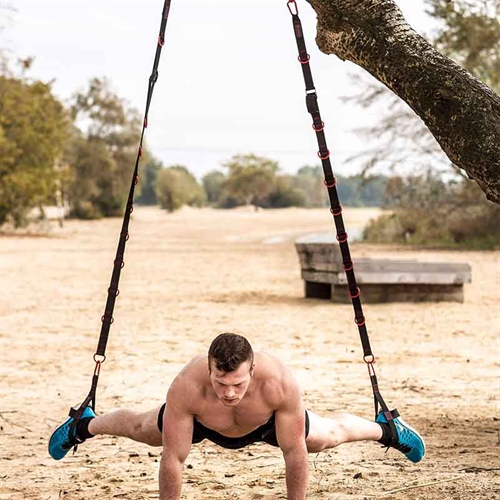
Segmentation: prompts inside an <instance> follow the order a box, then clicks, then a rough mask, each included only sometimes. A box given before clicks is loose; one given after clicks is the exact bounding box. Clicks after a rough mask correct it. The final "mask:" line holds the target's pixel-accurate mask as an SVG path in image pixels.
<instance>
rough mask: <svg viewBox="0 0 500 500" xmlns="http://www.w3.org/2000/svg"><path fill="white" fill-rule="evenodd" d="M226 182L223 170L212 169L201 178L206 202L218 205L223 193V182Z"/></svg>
mask: <svg viewBox="0 0 500 500" xmlns="http://www.w3.org/2000/svg"><path fill="white" fill-rule="evenodd" d="M225 182H226V176H225V175H224V173H223V172H220V171H218V170H212V171H211V172H208V174H206V175H205V176H203V178H202V183H203V188H204V189H205V194H206V197H207V202H208V203H209V204H210V205H218V204H219V203H220V202H221V201H222V199H223V197H224V196H225V193H224V183H225Z"/></svg>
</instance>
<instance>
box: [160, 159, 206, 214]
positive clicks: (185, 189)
mask: <svg viewBox="0 0 500 500" xmlns="http://www.w3.org/2000/svg"><path fill="white" fill-rule="evenodd" d="M156 196H157V199H158V201H159V203H160V206H161V208H164V209H165V210H168V211H169V212H174V211H175V210H178V209H179V208H181V207H182V206H183V205H189V206H195V207H201V206H203V204H204V202H205V192H204V191H203V188H202V186H200V185H199V184H198V182H197V180H196V178H195V177H194V175H193V174H191V172H189V170H188V169H187V168H186V167H184V166H182V165H174V166H172V167H169V168H166V169H163V170H161V171H160V172H159V173H158V177H157V181H156Z"/></svg>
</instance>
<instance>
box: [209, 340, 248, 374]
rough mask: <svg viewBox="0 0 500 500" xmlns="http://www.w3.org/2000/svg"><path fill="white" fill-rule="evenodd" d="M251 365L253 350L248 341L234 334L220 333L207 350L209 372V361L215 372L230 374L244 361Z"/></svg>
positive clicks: (210, 367)
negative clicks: (249, 361)
mask: <svg viewBox="0 0 500 500" xmlns="http://www.w3.org/2000/svg"><path fill="white" fill-rule="evenodd" d="M248 360H251V362H252V363H253V349H252V346H251V345H250V343H249V342H248V340H247V339H246V338H245V337H243V336H241V335H238V334H236V333H221V334H220V335H219V336H218V337H216V338H215V339H214V340H213V342H212V344H211V345H210V349H209V350H208V369H209V370H211V369H212V366H211V361H213V362H214V363H215V367H216V368H217V370H219V371H222V372H226V373H228V372H232V371H234V370H236V369H237V368H238V367H239V366H240V365H241V364H242V363H244V362H245V361H248Z"/></svg>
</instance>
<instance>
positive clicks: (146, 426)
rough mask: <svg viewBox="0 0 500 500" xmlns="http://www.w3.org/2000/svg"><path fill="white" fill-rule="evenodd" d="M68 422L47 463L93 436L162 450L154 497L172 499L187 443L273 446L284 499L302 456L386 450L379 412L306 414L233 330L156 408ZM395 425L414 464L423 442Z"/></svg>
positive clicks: (299, 490) (270, 361)
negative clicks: (370, 416) (369, 445)
mask: <svg viewBox="0 0 500 500" xmlns="http://www.w3.org/2000/svg"><path fill="white" fill-rule="evenodd" d="M72 422H73V418H71V417H70V418H68V419H67V420H66V421H65V422H64V423H63V424H62V425H61V426H59V427H58V428H57V429H56V430H55V431H54V433H53V434H52V436H51V438H50V442H49V453H50V455H51V456H52V457H53V458H54V459H55V460H60V459H61V458H63V457H64V456H65V455H66V453H67V452H68V451H69V450H70V449H71V448H72V447H73V446H74V445H75V444H77V443H82V442H83V441H85V440H87V439H89V438H91V437H94V436H96V435H98V434H105V435H113V436H125V437H128V438H131V439H133V440H134V441H138V442H141V443H146V444H149V445H151V446H163V452H162V457H161V463H160V473H159V482H160V499H161V500H178V499H179V498H180V495H181V487H182V469H183V465H184V462H185V460H186V458H187V456H188V454H189V451H190V448H191V444H193V443H199V442H200V441H203V440H204V439H209V440H210V441H213V442H214V443H217V444H218V445H220V446H223V447H225V448H231V449H236V448H242V447H244V446H247V445H249V444H251V443H255V442H266V443H268V444H270V445H272V446H277V447H280V448H281V451H282V452H283V456H284V459H285V466H286V487H287V493H288V494H287V498H288V500H304V499H305V498H306V491H307V483H308V457H307V454H308V453H316V452H319V451H322V450H326V449H329V448H334V447H335V446H338V445H339V444H342V443H349V442H353V441H364V440H366V441H378V442H379V443H382V444H383V445H386V446H389V444H390V443H391V439H392V434H391V429H390V427H389V425H388V424H387V420H386V419H385V417H384V415H383V414H382V413H380V414H379V415H378V417H377V419H376V422H371V421H369V420H365V419H363V418H360V417H356V416H354V415H350V414H348V413H336V414H335V415H334V416H333V418H330V419H328V418H322V417H320V416H318V415H316V414H315V413H313V412H311V411H306V410H305V408H304V403H303V401H302V396H301V393H300V388H299V385H298V383H297V381H296V380H295V378H294V376H293V375H292V373H291V372H290V370H289V369H288V368H286V366H285V365H284V364H283V363H282V362H281V361H280V360H279V359H278V358H276V357H274V356H271V355H270V354H267V353H264V352H256V353H255V354H254V352H253V350H252V347H251V346H250V344H249V343H248V341H247V339H245V338H244V337H242V336H240V335H236V334H234V333H223V334H221V335H219V336H218V337H217V338H216V339H215V340H214V341H213V342H212V344H211V346H210V349H209V351H208V363H207V356H206V355H201V356H197V357H195V358H194V359H193V360H192V361H191V362H189V363H188V364H187V365H186V366H185V367H184V368H183V369H182V370H181V372H180V373H179V374H178V375H177V377H176V378H175V379H174V381H173V383H172V385H171V386H170V389H169V390H168V393H167V398H166V403H164V404H163V405H162V406H160V407H159V408H155V409H154V410H151V411H149V412H145V413H137V412H133V411H131V410H128V409H123V410H117V411H114V412H112V413H109V414H107V415H101V416H96V415H95V414H94V412H93V411H92V409H91V408H86V409H85V412H84V414H83V418H82V420H80V421H79V422H78V425H77V427H76V431H73V432H71V434H72V435H70V427H71V423H72ZM395 424H396V428H397V434H398V435H397V440H396V444H394V445H393V446H394V448H396V449H398V450H400V451H401V452H403V453H404V454H405V455H406V456H407V458H408V459H409V460H411V461H412V462H419V461H420V460H422V458H423V456H424V454H425V445H424V442H423V440H422V438H421V436H420V435H419V434H418V433H417V432H416V431H415V430H413V429H412V428H411V427H409V426H408V425H407V424H405V423H404V422H403V420H401V419H400V418H397V419H395Z"/></svg>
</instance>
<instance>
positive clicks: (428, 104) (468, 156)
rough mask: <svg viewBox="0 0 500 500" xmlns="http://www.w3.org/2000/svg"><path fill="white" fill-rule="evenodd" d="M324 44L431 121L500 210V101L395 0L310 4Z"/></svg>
mask: <svg viewBox="0 0 500 500" xmlns="http://www.w3.org/2000/svg"><path fill="white" fill-rule="evenodd" d="M307 1H308V2H309V3H310V4H311V6H312V7H313V9H314V10H315V11H316V13H317V14H318V26H317V37H316V42H317V44H318V47H319V48H320V50H321V51H322V52H324V53H326V54H335V55H336V56H337V57H339V58H340V59H342V60H348V61H352V62H353V63H355V64H357V65H358V66H361V67H362V68H363V69H365V70H366V71H368V72H369V73H370V74H371V75H372V76H374V77H375V78H376V79H377V80H379V81H380V82H382V83H383V84H384V85H386V86H387V87H388V88H389V89H390V90H392V91H393V92H394V93H395V94H396V95H398V96H399V97H400V98H401V99H403V100H404V101H405V102H406V103H407V104H408V105H409V106H410V107H411V108H412V109H413V111H414V112H415V113H416V114H417V115H418V116H419V117H420V118H421V119H422V120H423V121H424V123H425V125H426V126H427V127H428V129H429V130H430V132H431V133H432V134H433V135H434V137H435V138H436V140H437V141H438V143H439V144H440V146H441V148H442V149H443V151H444V152H445V153H446V155H447V156H448V158H449V159H450V160H451V161H452V162H453V163H454V164H455V165H457V166H458V167H460V168H461V169H463V170H465V171H466V172H467V175H468V176H469V178H471V179H474V180H475V181H476V182H477V183H478V184H479V186H480V187H481V189H482V190H483V191H484V192H485V193H486V196H487V198H488V199H489V200H491V201H494V202H495V203H499V204H500V97H499V96H498V94H496V93H495V92H493V91H492V90H491V89H490V88H489V87H487V86H486V85H485V84H483V83H482V82H481V81H479V80H478V79H477V78H475V77H473V76H472V75H471V74H470V73H469V72H467V71H466V70H464V69H463V68H461V67H460V66H459V65H457V64H456V63H455V62H453V61H452V60H451V59H449V58H447V57H445V56H444V55H442V54H441V53H440V52H438V51H436V50H435V49H434V48H433V47H432V45H431V44H430V43H429V42H427V41H426V40H425V39H424V38H422V37H421V36H420V35H419V34H418V33H416V32H415V31H414V30H413V29H412V28H411V26H410V25H409V24H408V23H407V22H406V20H405V19H404V17H403V14H402V12H401V11H400V9H399V7H398V6H397V5H396V3H395V2H394V1H393V0H307Z"/></svg>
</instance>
